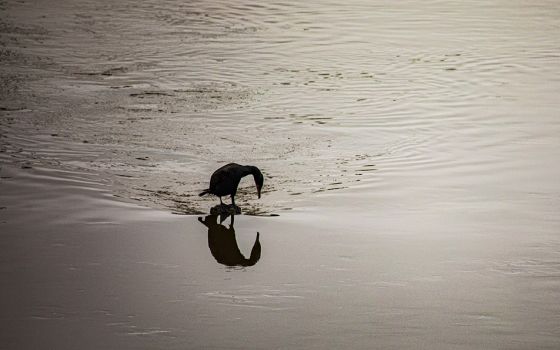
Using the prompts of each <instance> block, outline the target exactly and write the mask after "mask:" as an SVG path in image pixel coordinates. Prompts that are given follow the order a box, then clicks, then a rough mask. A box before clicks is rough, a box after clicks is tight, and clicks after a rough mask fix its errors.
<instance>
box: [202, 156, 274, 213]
mask: <svg viewBox="0 0 560 350" xmlns="http://www.w3.org/2000/svg"><path fill="white" fill-rule="evenodd" d="M247 175H253V178H254V179H255V185H256V186H257V194H258V196H259V198H261V189H262V186H263V183H264V176H263V174H262V173H261V171H260V170H259V168H257V167H256V166H252V165H239V164H236V163H229V164H226V165H224V166H223V167H221V168H219V169H218V170H216V171H214V173H213V174H212V176H211V177H210V187H208V189H207V190H204V191H202V192H201V193H200V194H199V196H204V195H205V194H213V195H215V196H218V197H219V198H220V204H221V205H223V204H224V203H223V202H222V196H228V195H229V196H231V204H232V205H233V207H234V208H235V207H236V205H235V194H236V193H237V186H239V181H241V178H243V177H244V176H247Z"/></svg>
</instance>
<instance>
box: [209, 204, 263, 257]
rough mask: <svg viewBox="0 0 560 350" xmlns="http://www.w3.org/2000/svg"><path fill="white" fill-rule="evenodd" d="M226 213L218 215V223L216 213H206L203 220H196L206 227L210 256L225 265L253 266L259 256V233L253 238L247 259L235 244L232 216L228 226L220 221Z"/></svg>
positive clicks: (224, 217)
mask: <svg viewBox="0 0 560 350" xmlns="http://www.w3.org/2000/svg"><path fill="white" fill-rule="evenodd" d="M227 216H228V215H225V216H224V215H222V216H220V223H218V222H217V218H218V216H217V215H207V216H206V217H205V218H204V220H202V217H199V218H198V221H200V222H201V223H203V224H204V225H205V226H206V227H208V247H209V248H210V252H211V253H212V256H214V258H215V259H216V261H217V262H219V263H220V264H223V265H226V266H253V265H255V264H256V263H257V261H259V259H260V258H261V243H260V242H259V233H258V232H257V237H256V238H255V243H254V244H253V249H251V256H250V257H249V259H247V258H246V257H245V256H243V254H241V251H240V250H239V247H238V246H237V240H236V239H235V229H234V228H233V222H234V216H233V215H231V221H230V224H229V228H228V227H226V226H224V225H222V222H223V221H224V220H225V219H226V218H227Z"/></svg>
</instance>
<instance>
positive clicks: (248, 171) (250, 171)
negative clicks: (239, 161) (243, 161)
mask: <svg viewBox="0 0 560 350" xmlns="http://www.w3.org/2000/svg"><path fill="white" fill-rule="evenodd" d="M257 171H258V170H257V168H256V167H254V166H252V165H244V166H243V169H242V174H243V176H247V175H255V174H256V173H257Z"/></svg>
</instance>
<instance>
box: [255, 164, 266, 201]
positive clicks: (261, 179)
mask: <svg viewBox="0 0 560 350" xmlns="http://www.w3.org/2000/svg"><path fill="white" fill-rule="evenodd" d="M253 177H254V178H255V185H256V186H257V194H258V196H259V198H261V189H262V187H263V184H264V176H263V174H262V173H261V172H260V171H259V170H258V169H257V171H256V172H255V173H254V174H253Z"/></svg>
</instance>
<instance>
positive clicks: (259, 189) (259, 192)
mask: <svg viewBox="0 0 560 350" xmlns="http://www.w3.org/2000/svg"><path fill="white" fill-rule="evenodd" d="M257 194H258V195H259V199H260V198H261V188H260V187H257Z"/></svg>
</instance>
